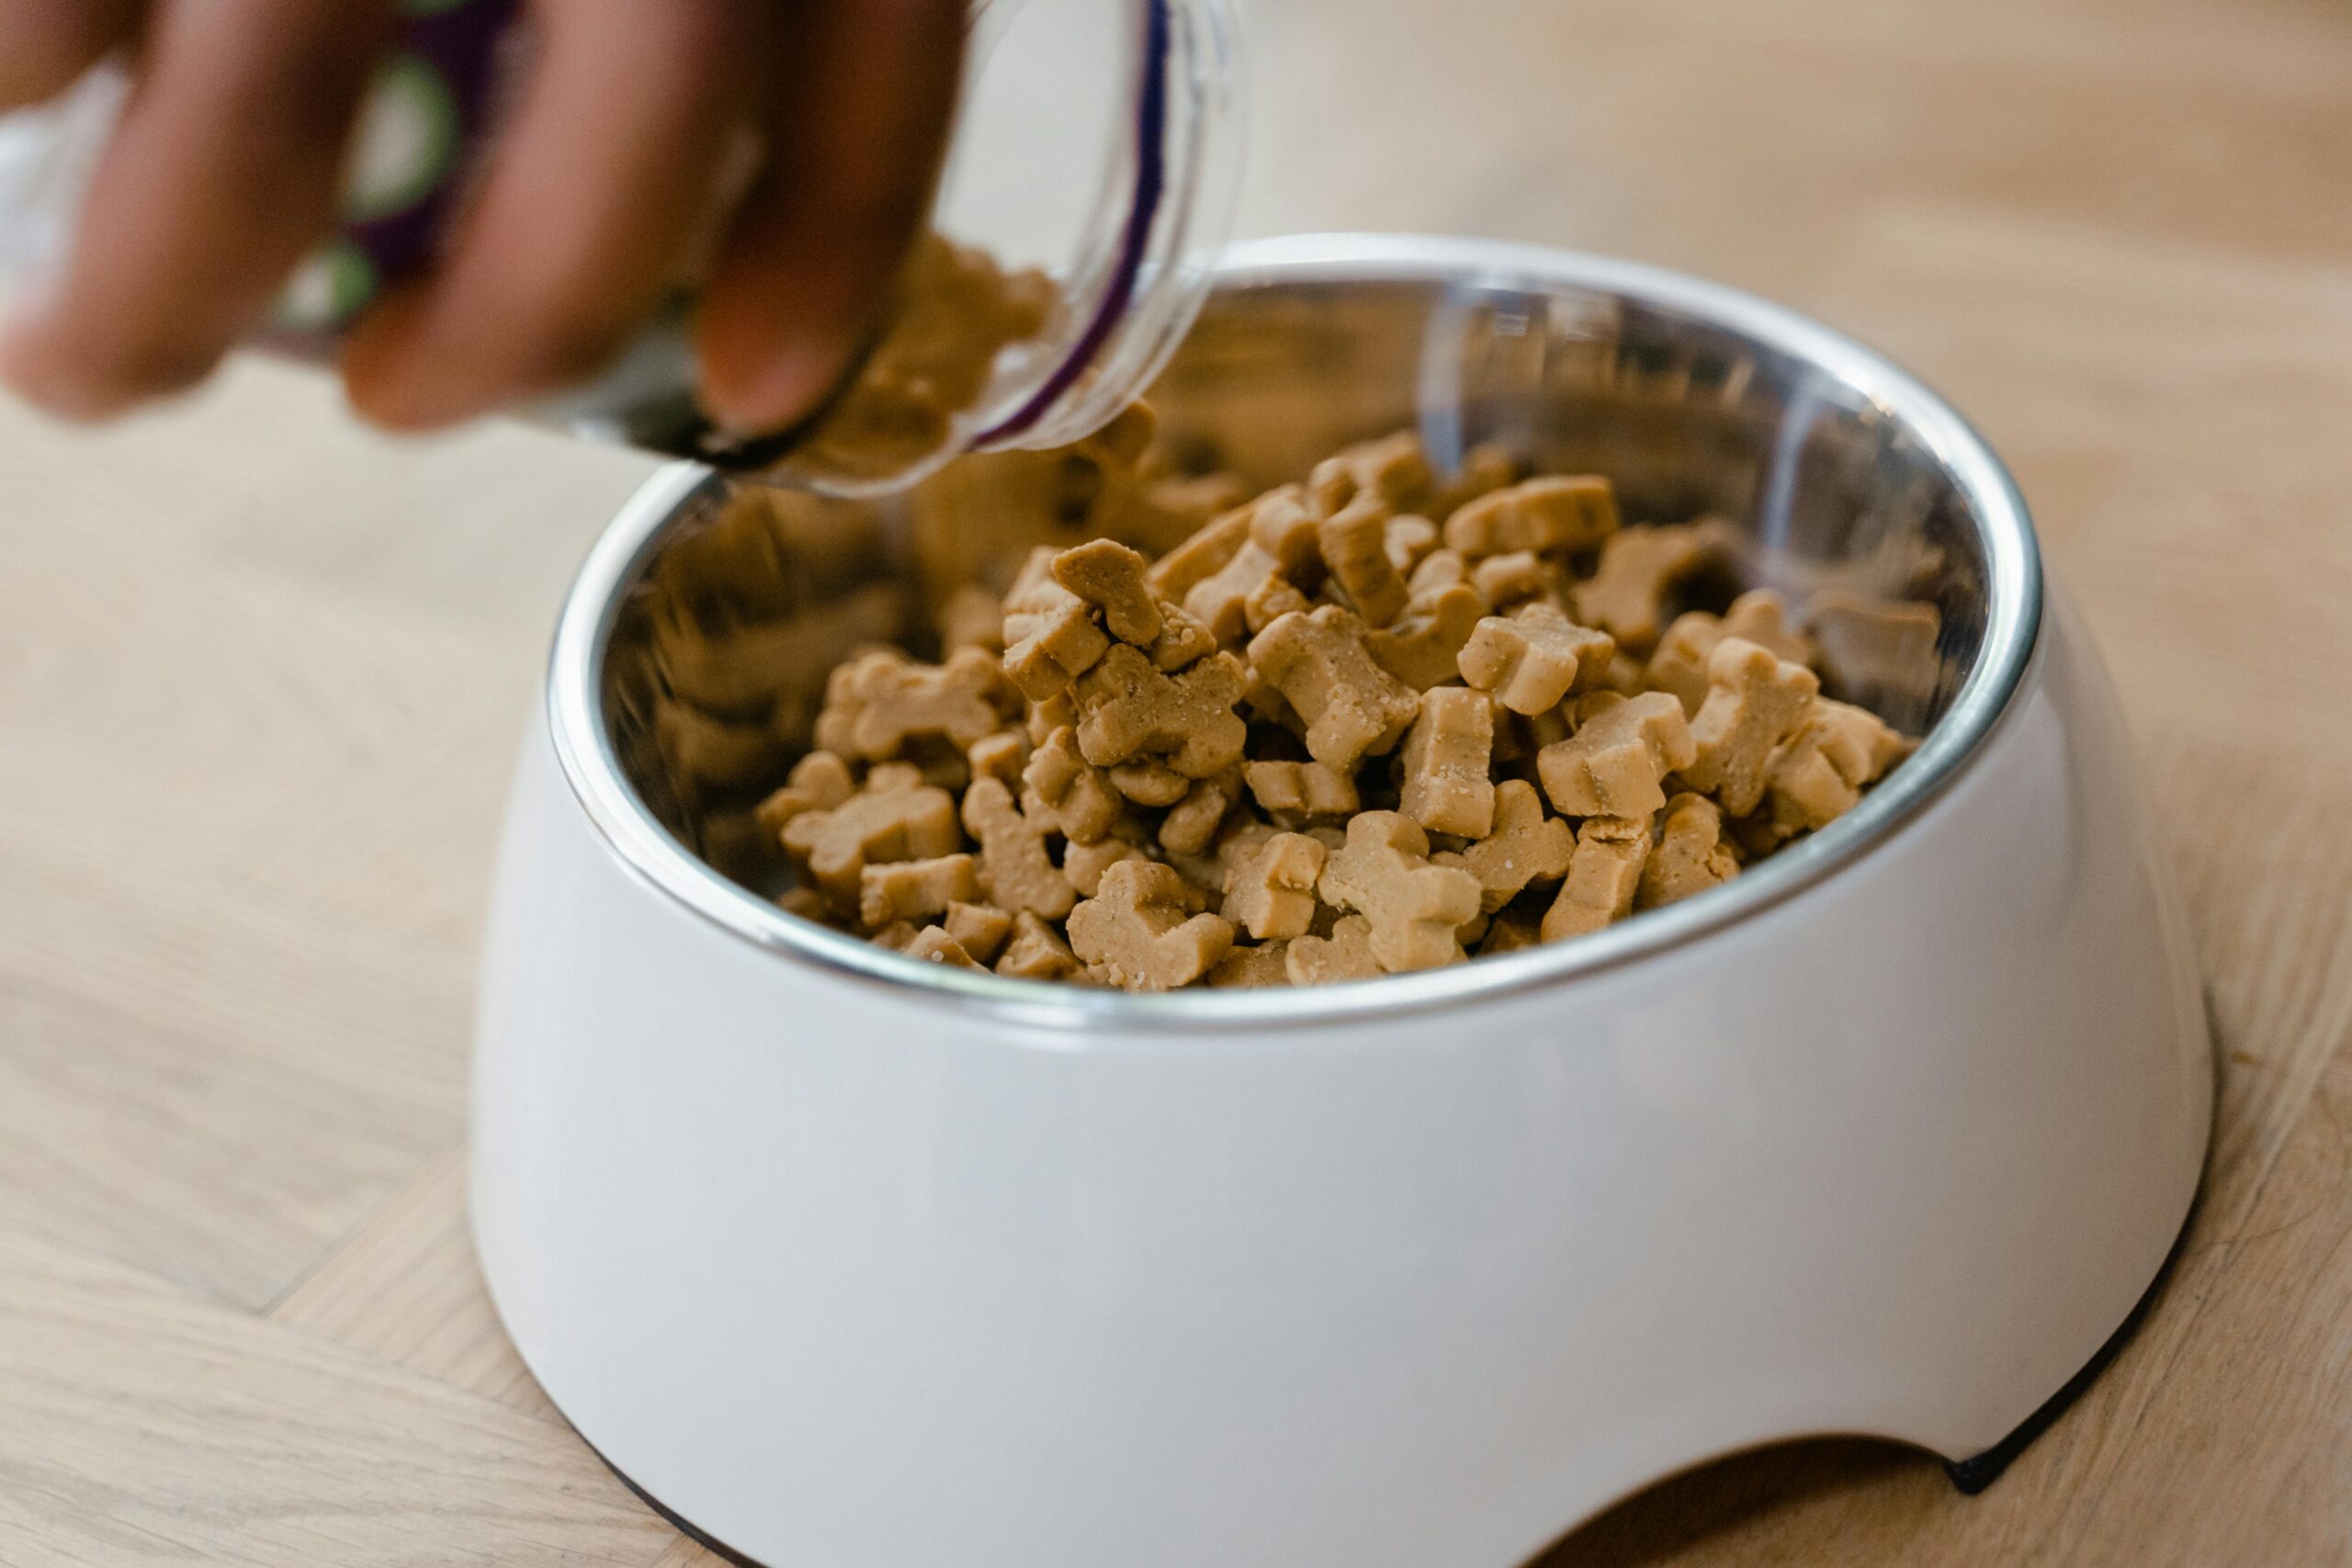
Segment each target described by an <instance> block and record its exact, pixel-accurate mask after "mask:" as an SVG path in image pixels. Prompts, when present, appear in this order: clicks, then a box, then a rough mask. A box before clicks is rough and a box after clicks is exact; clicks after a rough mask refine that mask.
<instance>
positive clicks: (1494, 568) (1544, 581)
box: [1470, 550, 1567, 610]
mask: <svg viewBox="0 0 2352 1568" xmlns="http://www.w3.org/2000/svg"><path fill="white" fill-rule="evenodd" d="M1470 585H1471V586H1472V587H1474V588H1476V590H1477V591H1478V592H1479V593H1481V594H1482V595H1484V596H1485V598H1486V601H1487V604H1491V605H1493V606H1494V607H1495V608H1496V609H1498V610H1508V609H1510V607H1511V606H1512V605H1514V604H1529V603H1538V604H1543V603H1556V602H1557V601H1558V598H1559V596H1560V595H1561V593H1562V592H1565V591H1566V587H1567V577H1566V574H1565V573H1564V572H1562V571H1561V570H1560V569H1559V568H1558V567H1557V566H1555V565H1554V564H1553V563H1552V562H1550V561H1548V560H1545V559H1544V558H1543V557H1542V556H1539V555H1536V554H1535V553H1534V552H1532V551H1531V550H1518V551H1514V552H1513V553H1511V554H1510V555H1507V556H1488V557H1487V558H1486V559H1485V560H1482V561H1480V562H1479V563H1478V564H1477V565H1476V566H1474V567H1472V568H1471V569H1470Z"/></svg>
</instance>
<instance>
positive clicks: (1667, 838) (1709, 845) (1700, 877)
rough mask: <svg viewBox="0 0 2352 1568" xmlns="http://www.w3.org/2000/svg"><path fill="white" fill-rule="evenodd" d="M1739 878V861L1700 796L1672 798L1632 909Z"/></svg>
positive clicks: (1718, 812)
mask: <svg viewBox="0 0 2352 1568" xmlns="http://www.w3.org/2000/svg"><path fill="white" fill-rule="evenodd" d="M1738 874H1739V860H1738V857H1737V856H1736V855H1735V854H1734V853H1733V852H1732V849H1731V846H1730V845H1729V844H1727V843H1725V842H1724V814H1723V810H1722V808H1721V807H1718V806H1716V805H1715V803H1714V802H1713V801H1712V800H1709V799H1708V798H1707V797H1706V796H1704V795H1690V794H1684V795H1676V796H1675V797H1674V798H1673V799H1672V800H1670V801H1668V803H1667V807H1666V816H1665V817H1664V818H1661V819H1660V821H1659V822H1658V828H1657V845H1656V847H1655V848H1653V849H1652V850H1651V851H1650V858H1649V863H1647V864H1645V866H1643V867H1642V882H1641V890H1640V892H1639V893H1637V894H1636V895H1635V897H1634V907H1635V908H1642V909H1655V908H1657V907H1658V906H1659V905H1661V904H1671V903H1673V902H1674V901H1675V900H1676V899H1678V898H1688V897H1691V894H1693V893H1703V892H1705V891H1706V890H1707V889H1708V888H1710V887H1713V886H1715V885H1716V884H1717V883H1721V882H1729V881H1730V880H1731V879H1732V878H1733V877H1735V876H1736V875H1738Z"/></svg>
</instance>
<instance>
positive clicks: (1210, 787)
mask: <svg viewBox="0 0 2352 1568" xmlns="http://www.w3.org/2000/svg"><path fill="white" fill-rule="evenodd" d="M1241 788H1242V784H1241V770H1240V769H1238V768H1233V769H1228V770H1227V772H1225V773H1219V774H1217V775H1216V777H1215V778H1208V779H1195V780H1193V782H1192V784H1191V786H1190V787H1189V788H1187V789H1186V790H1185V791H1184V797H1183V798H1182V800H1179V801H1178V802H1176V804H1175V805H1173V806H1171V807H1169V808H1168V815H1167V816H1165V817H1163V818H1160V820H1159V847H1160V848H1161V849H1163V850H1166V851H1168V852H1170V854H1180V855H1194V854H1199V853H1200V852H1202V851H1204V850H1205V849H1207V848H1208V847H1209V845H1210V844H1212V843H1214V842H1215V841H1216V831H1217V829H1219V828H1220V827H1222V826H1224V824H1225V818H1226V813H1227V812H1229V811H1231V810H1232V809H1233V806H1234V802H1236V801H1238V800H1239V799H1240V798H1241Z"/></svg>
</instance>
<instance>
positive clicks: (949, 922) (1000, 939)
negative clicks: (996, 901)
mask: <svg viewBox="0 0 2352 1568" xmlns="http://www.w3.org/2000/svg"><path fill="white" fill-rule="evenodd" d="M940 923H941V925H943V926H944V927H945V928H946V931H947V934H948V935H949V936H952V937H954V938H955V939H956V945H957V946H959V947H961V948H962V949H963V950H964V951H965V952H966V953H970V954H971V955H972V958H973V961H974V962H975V963H978V964H993V963H995V962H996V955H997V954H998V953H1002V952H1003V951H1004V944H1005V942H1006V941H1007V940H1008V939H1010V938H1011V937H1012V916H1011V915H1009V914H1007V913H1006V912H1005V911H1004V910H1002V909H1000V908H997V907H996V906H995V905H993V904H967V903H964V902H963V901H961V900H960V899H959V900H958V901H956V903H953V904H950V905H948V906H947V918H946V919H944V920H943V921H941V922H940Z"/></svg>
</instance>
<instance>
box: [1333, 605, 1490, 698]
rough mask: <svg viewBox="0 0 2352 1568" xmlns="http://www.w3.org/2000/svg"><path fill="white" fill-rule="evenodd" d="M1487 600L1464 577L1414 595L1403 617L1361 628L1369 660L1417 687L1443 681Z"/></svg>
mask: <svg viewBox="0 0 2352 1568" xmlns="http://www.w3.org/2000/svg"><path fill="white" fill-rule="evenodd" d="M1486 613H1487V602H1486V600H1485V599H1483V598H1481V597H1480V596H1479V593H1478V591H1477V590H1476V589H1475V588H1472V587H1471V586H1469V585H1468V584H1467V583H1460V582H1457V583H1453V584H1451V585H1450V586H1448V587H1445V588H1442V589H1440V590H1439V591H1437V592H1434V593H1431V594H1430V595H1428V596H1427V597H1424V598H1416V599H1415V600H1414V601H1413V602H1412V605H1411V607H1410V608H1409V609H1408V611H1407V612H1406V615H1405V616H1404V618H1403V619H1402V620H1399V621H1398V622H1397V624H1396V625H1394V626H1381V627H1377V628H1375V629H1374V630H1371V631H1367V632H1366V633H1364V637H1363V646H1364V651H1365V652H1367V653H1369V654H1371V655H1372V659H1373V662H1374V663H1375V664H1377V665H1379V666H1380V667H1381V668H1382V669H1383V670H1385V671H1388V672H1389V673H1390V674H1391V675H1394V676H1396V677H1397V680H1399V681H1401V682H1404V683H1405V684H1406V685H1408V686H1409V687H1411V688H1412V689H1413V690H1414V691H1417V692H1426V691H1428V690H1429V689H1430V687H1431V686H1442V685H1443V684H1445V683H1446V682H1449V681H1451V680H1453V679H1454V677H1455V676H1456V675H1457V674H1458V673H1459V672H1460V671H1459V663H1458V661H1459V660H1460V659H1461V657H1462V650H1463V649H1464V647H1466V646H1468V644H1469V641H1470V638H1471V637H1472V636H1473V635H1474V634H1475V633H1476V630H1477V626H1478V620H1479V617H1480V616H1482V615H1485V614H1486Z"/></svg>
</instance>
